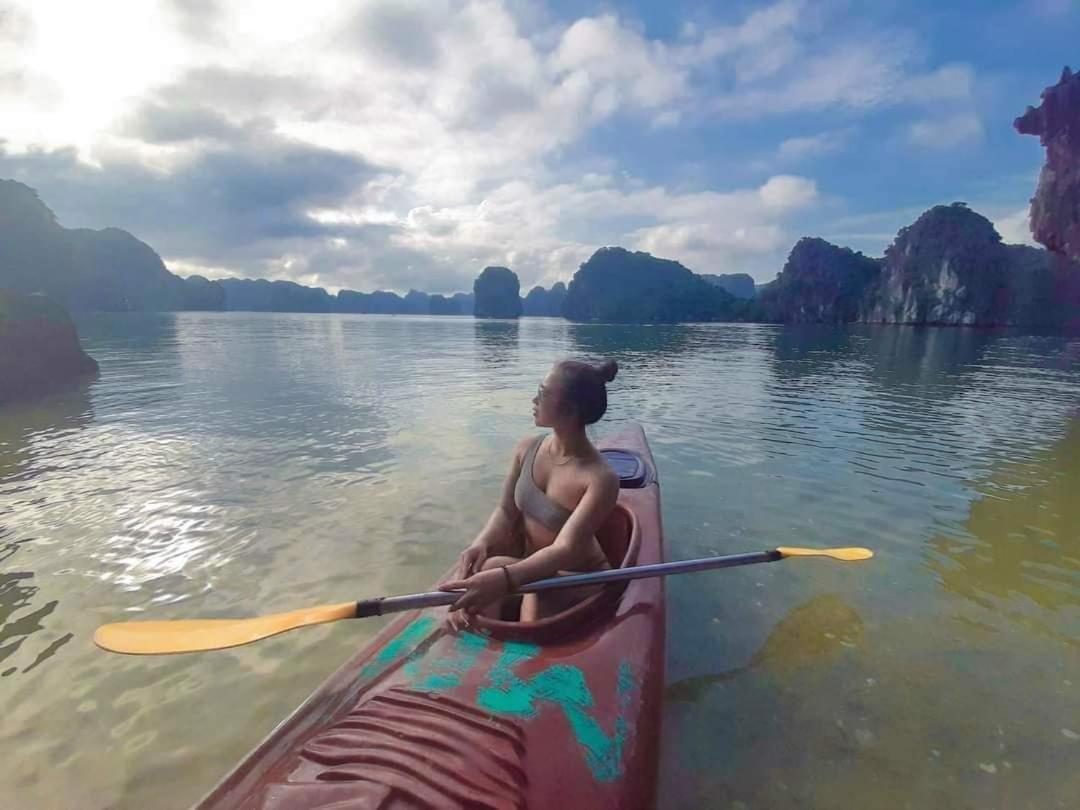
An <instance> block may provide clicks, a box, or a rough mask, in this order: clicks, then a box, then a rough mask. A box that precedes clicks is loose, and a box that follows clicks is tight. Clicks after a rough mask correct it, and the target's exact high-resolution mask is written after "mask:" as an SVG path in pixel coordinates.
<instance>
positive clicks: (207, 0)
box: [166, 0, 221, 41]
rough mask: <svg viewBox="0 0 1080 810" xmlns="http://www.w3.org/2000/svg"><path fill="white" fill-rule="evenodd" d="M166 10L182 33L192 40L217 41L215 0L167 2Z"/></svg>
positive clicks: (217, 8)
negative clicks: (173, 17)
mask: <svg viewBox="0 0 1080 810" xmlns="http://www.w3.org/2000/svg"><path fill="white" fill-rule="evenodd" d="M166 5H167V7H168V9H169V10H170V11H171V12H172V13H173V15H174V16H175V18H176V21H177V24H178V26H179V27H180V30H181V31H183V33H184V34H185V35H186V36H188V37H190V38H191V39H193V40H200V41H204V40H207V39H213V40H219V38H220V34H219V32H218V30H217V23H218V18H219V16H220V13H221V12H220V9H219V7H218V3H217V0H168V2H167V3H166Z"/></svg>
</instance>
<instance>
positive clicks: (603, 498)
mask: <svg viewBox="0 0 1080 810" xmlns="http://www.w3.org/2000/svg"><path fill="white" fill-rule="evenodd" d="M605 473H607V471H605ZM618 497H619V479H618V476H616V475H615V472H614V471H610V473H607V474H604V475H601V476H599V477H598V478H597V479H596V480H594V481H591V482H589V484H588V486H587V488H586V490H585V494H584V495H583V496H582V498H581V501H580V502H579V503H578V505H577V507H576V508H575V509H574V511H573V513H572V514H571V515H570V518H569V519H568V520H567V521H566V524H565V525H564V526H563V527H562V531H560V532H559V534H558V536H557V537H556V538H555V542H554V543H552V544H551V545H550V546H548V547H547V548H544V549H541V550H540V551H537V552H536V553H535V554H533V555H531V556H529V557H526V558H525V559H524V560H520V561H518V562H516V563H513V564H511V565H508V566H506V568H505V569H503V570H499V569H492V570H489V571H482V570H479V566H478V568H477V569H476V570H477V573H474V574H472V575H471V576H468V577H467V578H466V577H462V578H460V579H457V580H454V581H452V582H444V583H443V584H442V585H440V586H439V587H440V590H444V591H456V590H461V589H464V590H465V593H463V594H462V595H461V597H460V598H459V599H458V600H457V601H456V602H455V603H454V604H453V605H451V606H450V610H451V611H456V610H464V611H465V612H466V613H468V614H473V613H476V612H478V611H480V610H482V609H483V608H485V607H486V606H488V605H490V604H491V603H492V602H494V601H495V600H497V599H501V598H502V597H504V596H506V594H507V593H508V592H509V590H510V587H509V586H510V582H508V581H507V574H509V578H510V580H512V582H513V585H514V587H515V588H516V587H520V586H521V585H524V584H525V583H526V582H532V581H534V580H537V579H544V578H545V577H550V576H555V575H556V574H557V573H558V572H559V571H560V570H562V569H564V568H567V567H568V566H572V565H574V564H575V562H576V561H577V560H578V559H580V558H581V556H582V555H581V552H582V551H583V550H584V549H585V548H587V544H588V543H591V542H592V539H593V537H595V536H596V532H597V531H598V530H599V528H600V526H601V525H602V524H603V522H604V521H605V520H607V517H608V515H610V514H611V510H612V509H613V508H614V507H615V501H616V500H617V499H618ZM470 548H472V547H471V546H470ZM468 550H469V549H466V552H467V551H468ZM482 565H483V563H480V566H482Z"/></svg>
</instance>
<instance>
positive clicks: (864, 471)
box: [0, 313, 1080, 810]
mask: <svg viewBox="0 0 1080 810" xmlns="http://www.w3.org/2000/svg"><path fill="white" fill-rule="evenodd" d="M80 327H81V330H82V333H83V336H84V343H85V345H86V347H87V349H88V350H89V351H90V353H91V354H93V355H94V356H95V357H96V358H97V359H98V360H99V361H100V363H101V369H102V373H101V377H100V379H99V380H98V381H97V382H95V383H93V384H91V385H89V386H88V387H86V388H85V389H83V390H80V391H77V392H75V393H72V394H70V395H64V396H59V397H55V398H53V399H50V400H48V401H45V402H43V403H39V404H36V405H34V406H33V407H23V408H8V409H5V410H0V560H2V562H3V565H2V567H0V706H2V707H3V715H2V717H0V750H2V752H3V756H2V757H0V797H2V798H3V801H2V803H0V804H2V806H4V807H15V806H18V807H21V808H125V809H126V808H148V807H153V808H159V807H160V808H182V807H186V806H188V805H189V804H190V803H192V802H193V801H195V800H196V799H198V798H199V797H200V796H201V795H202V794H203V793H204V792H205V791H206V790H208V789H209V788H210V787H211V786H212V785H213V784H214V782H215V781H216V780H217V779H218V778H220V777H221V776H222V775H223V774H224V773H225V772H226V771H227V770H228V768H229V767H230V766H231V765H232V764H233V763H235V761H236V760H237V759H238V758H239V757H241V756H242V755H243V754H244V753H245V752H246V751H247V750H249V749H250V748H251V747H252V746H253V745H254V744H255V743H256V742H257V741H258V740H259V739H260V738H261V737H262V736H263V735H265V734H266V733H267V732H268V731H269V730H270V729H271V728H272V727H273V726H274V725H275V724H276V723H277V722H278V721H279V720H281V719H282V718H283V717H284V716H285V714H286V713H288V712H289V711H290V710H291V709H292V708H293V707H295V706H296V705H297V704H298V703H299V702H300V701H302V700H303V699H304V698H305V697H306V696H307V695H308V693H309V692H310V691H311V690H312V689H313V688H314V687H315V686H316V685H317V684H318V683H319V682H320V681H321V680H322V679H323V678H324V677H325V676H326V675H327V674H328V673H329V672H330V671H331V670H333V669H334V668H335V667H336V666H337V665H338V664H339V663H340V662H341V661H342V660H344V659H345V658H346V657H347V656H348V655H349V654H350V653H351V652H352V651H353V650H355V649H356V648H357V647H358V646H359V645H361V644H363V643H364V642H365V641H366V640H367V639H369V638H370V637H371V636H372V635H374V633H375V632H376V631H377V629H378V627H379V624H378V623H376V622H351V623H342V624H339V625H336V626H330V627H324V628H316V629H311V630H306V631H303V632H298V633H293V634H289V635H286V636H282V637H279V638H275V639H271V640H268V641H266V642H263V643H260V644H256V645H252V646H249V647H245V648H240V649H236V650H229V651H225V652H220V653H215V654H207V655H197V656H179V657H164V658H129V657H120V656H111V655H106V654H104V653H101V652H99V651H98V650H97V649H96V648H95V647H94V646H93V644H92V642H91V634H92V632H93V630H94V628H95V627H96V626H97V625H98V624H101V623H104V622H108V621H116V620H119V619H125V618H129V619H130V618H139V617H149V616H153V617H155V618H181V617H200V616H243V615H249V614H252V613H258V612H270V611H277V610H287V609H292V608H296V607H299V606H303V605H307V604H318V603H323V602H335V601H345V600H348V599H353V598H358V597H364V596H371V595H377V594H385V593H393V592H402V591H412V590H423V589H425V588H426V586H427V585H429V584H430V582H431V581H432V580H433V579H434V578H435V577H436V576H437V575H438V574H440V573H441V572H442V571H443V570H444V569H445V568H446V567H447V566H448V565H449V564H450V563H451V561H452V560H454V558H455V557H456V555H457V553H458V552H459V550H460V549H461V547H462V546H463V545H464V544H465V543H467V542H468V541H469V540H470V539H471V538H472V536H473V535H474V534H475V532H476V531H477V530H478V529H479V527H480V526H481V525H482V523H483V521H484V519H485V517H486V516H487V514H488V513H489V512H490V510H491V508H492V506H493V505H494V502H495V499H496V497H497V492H498V485H499V481H500V480H501V477H502V475H503V474H504V472H505V469H506V467H507V464H508V459H509V454H510V451H511V448H512V447H513V444H514V442H515V441H516V440H517V439H518V438H519V437H521V436H522V435H525V434H527V433H530V432H531V431H532V430H533V428H532V426H531V418H530V402H529V400H530V398H531V397H532V395H533V392H534V391H535V388H536V384H537V381H538V380H539V379H541V378H542V376H543V374H544V373H545V371H546V370H547V368H548V366H549V365H550V363H551V361H552V360H553V359H554V358H556V357H559V356H563V355H574V356H584V357H593V358H595V357H599V356H612V357H615V358H616V359H617V360H618V361H619V363H620V365H621V366H622V372H621V373H620V376H619V378H618V379H617V380H616V382H615V384H614V385H613V386H612V390H611V397H612V403H613V404H612V408H611V410H610V411H609V416H608V417H607V418H606V419H605V420H604V422H602V423H601V425H599V426H598V428H599V430H598V433H602V432H603V429H604V428H611V427H614V426H615V425H616V424H617V423H619V422H621V421H623V420H627V419H636V420H638V421H640V422H642V423H643V424H644V425H645V428H646V431H647V433H648V435H649V438H650V440H651V443H652V447H653V451H654V453H655V455H656V457H657V461H658V464H659V467H660V473H661V481H662V487H663V499H664V521H665V526H666V532H667V538H668V554H669V556H670V557H672V558H679V557H694V556H702V555H706V554H713V553H724V552H734V551H743V550H754V549H759V548H762V547H766V546H770V545H777V544H787V545H803V544H805V545H849V544H859V545H867V546H871V547H873V548H874V549H875V550H876V551H877V552H878V557H877V558H876V560H875V561H874V562H873V563H866V564H862V565H858V566H854V565H850V566H842V565H836V564H829V563H824V562H820V561H801V562H791V563H787V564H784V565H773V566H758V567H753V568H744V569H738V570H732V571H727V572H717V573H712V574H698V575H695V576H691V577H682V578H676V579H673V580H671V581H670V582H669V586H668V587H669V590H668V593H669V620H668V651H667V661H668V674H667V681H668V684H669V687H668V700H667V705H666V709H665V728H664V739H663V757H662V763H661V780H662V784H661V794H660V796H661V799H660V805H661V807H663V808H703V807H706V808H707V807H716V808H741V809H742V810H746V808H776V807H785V808H791V807H795V808H802V807H805V808H852V807H858V808H883V809H886V808H887V809H888V810H892V808H919V809H920V810H922V809H923V808H950V809H952V808H1034V809H1037V810H1042V808H1056V807H1060V808H1066V807H1067V808H1073V807H1076V801H1077V796H1080V410H1078V409H1080V342H1078V341H1073V342H1069V341H1067V340H1065V339H1062V338H1053V337H1032V336H1016V335H1009V334H991V333H983V332H975V331H970V330H915V329H908V328H881V329H878V328H853V329H849V330H836V329H780V328H774V327H763V326H743V325H708V326H676V327H638V326H628V327H616V326H574V325H570V324H566V323H564V322H562V321H555V320H547V319H526V320H523V321H522V322H521V323H520V324H509V323H497V322H483V321H473V320H472V319H452V318H450V319H438V318H425V319H420V318H416V319H409V318H400V317H399V318H391V317H367V316H343V317H337V316H304V315H266V314H236V313H231V314H197V313H185V314H180V315H130V316H100V317H94V318H91V319H89V320H86V321H85V322H83V323H82V324H81V325H80Z"/></svg>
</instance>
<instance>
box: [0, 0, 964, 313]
mask: <svg viewBox="0 0 1080 810" xmlns="http://www.w3.org/2000/svg"><path fill="white" fill-rule="evenodd" d="M16 2H17V3H18V7H19V9H21V10H20V11H19V15H20V17H19V19H20V20H22V21H23V22H20V24H19V25H20V26H21V28H19V30H20V31H23V30H27V31H30V32H31V33H30V34H24V35H22V36H21V40H20V41H27V42H30V43H31V46H28V47H31V49H30V50H28V51H25V52H20V53H21V55H20V56H19V57H18V58H17V59H16V60H15V61H14V62H11V61H10V59H9V62H5V61H4V60H5V58H8V57H6V56H5V54H6V53H7V54H10V51H9V50H6V49H5V48H0V122H2V124H0V138H5V139H6V140H7V145H6V147H5V148H3V149H2V150H0V175H14V176H16V177H18V178H19V179H22V180H23V181H24V182H27V183H29V184H30V185H33V186H35V187H37V188H39V190H40V191H41V193H42V196H43V197H44V199H45V200H46V201H47V202H48V203H49V204H50V205H51V206H53V207H54V208H55V209H56V210H57V213H58V214H59V216H60V218H61V221H62V222H64V223H65V224H67V225H87V226H93V227H100V226H104V225H116V226H119V227H124V228H127V229H129V230H131V231H132V232H134V233H135V234H136V235H137V236H139V237H141V238H144V239H146V240H147V241H148V242H150V243H151V244H152V245H153V246H154V247H155V248H157V249H158V250H159V252H161V253H162V254H163V256H164V257H165V258H166V259H167V260H171V261H174V262H175V263H176V266H177V267H179V268H184V269H191V268H201V269H204V270H205V271H206V272H207V273H210V274H214V275H221V274H223V273H230V272H231V273H236V274H240V275H264V276H267V277H280V278H292V279H294V280H298V281H303V282H305V283H317V284H322V285H326V286H329V287H339V286H345V287H351V288H354V289H370V288H373V287H377V286H381V287H390V288H394V289H399V290H403V289H406V288H407V287H408V286H417V287H421V288H424V289H428V290H430V291H432V292H449V291H453V290H456V289H466V288H468V287H469V286H470V285H471V279H472V277H473V276H474V275H475V273H476V272H477V271H478V270H479V269H481V268H482V267H483V266H484V265H485V264H507V265H509V266H511V267H513V268H514V269H515V270H517V271H518V272H519V275H520V276H521V278H522V281H523V283H524V284H526V285H527V286H531V284H533V283H536V282H544V283H551V282H552V281H554V280H557V279H564V280H565V279H566V278H568V277H569V275H570V274H571V273H572V272H573V271H574V270H575V269H576V268H577V265H578V264H579V263H580V262H581V261H583V260H584V259H586V258H587V257H588V256H589V255H590V254H591V253H592V252H593V250H595V249H596V248H597V247H599V246H601V245H605V244H625V245H626V246H628V247H634V248H640V249H648V250H653V251H655V252H657V253H659V254H660V255H665V256H669V257H671V258H677V259H679V260H681V261H684V262H685V263H686V264H687V265H688V266H690V267H692V268H695V269H698V268H701V269H704V268H716V267H718V266H727V265H731V266H732V267H736V266H737V267H738V268H739V269H747V270H750V271H751V272H757V273H759V275H760V277H767V276H771V275H772V274H773V273H774V272H775V270H776V269H777V267H778V266H779V262H778V257H779V259H780V260H782V253H783V252H786V250H787V248H789V247H790V242H791V241H793V237H794V236H795V235H797V234H794V233H792V231H791V228H792V227H793V226H792V222H793V221H795V220H797V219H798V218H799V217H800V216H802V215H803V214H805V212H807V211H808V210H809V208H810V207H811V206H812V205H814V204H815V203H817V202H820V197H819V194H818V190H817V185H816V183H815V182H814V180H813V179H812V178H810V177H803V176H796V175H794V174H788V173H778V172H777V171H776V167H777V166H781V167H783V168H785V169H786V170H787V171H791V169H792V166H793V164H795V163H796V162H798V161H800V160H806V159H809V158H811V157H816V156H820V155H823V154H827V153H829V152H831V151H835V150H838V149H840V148H842V147H843V145H844V143H845V139H846V138H847V133H848V132H849V130H848V129H832V130H827V131H823V132H817V133H814V132H813V131H812V130H811V132H810V133H809V134H806V135H802V136H799V137H793V138H790V139H788V140H787V141H785V142H784V143H783V144H781V145H780V147H779V149H778V151H777V157H776V158H775V159H773V160H772V161H771V163H772V164H773V165H772V167H768V166H763V167H760V168H759V174H758V176H756V177H755V181H754V182H753V183H750V182H748V181H731V182H727V183H723V182H721V183H710V182H708V181H706V180H704V179H701V177H697V176H695V177H694V178H692V180H691V181H690V182H689V184H688V185H686V186H678V187H675V186H673V185H672V184H670V183H667V182H665V181H664V180H663V179H656V178H654V177H652V176H651V175H650V172H649V168H650V166H648V165H647V166H646V167H645V168H644V169H643V170H641V171H633V170H632V169H635V168H636V167H634V166H629V165H626V164H625V158H624V157H622V156H621V155H620V153H619V152H618V150H609V149H607V148H606V147H607V143H606V142H604V141H602V140H600V139H599V138H598V139H597V140H595V141H594V140H593V136H594V133H599V134H600V137H604V136H605V135H606V134H607V133H611V132H616V133H623V132H625V133H634V134H635V135H634V137H640V138H641V139H642V140H645V139H651V142H652V143H653V144H662V146H660V147H655V148H664V149H671V148H673V147H672V146H671V144H675V143H677V139H678V138H679V137H680V136H681V135H682V134H683V132H684V130H687V131H692V130H693V128H694V127H696V126H699V125H702V124H703V123H704V124H705V125H710V126H713V125H715V124H716V122H717V121H727V120H732V119H740V118H747V117H762V116H767V115H775V114H783V113H801V112H806V111H811V112H812V111H827V112H829V113H832V112H835V111H839V112H841V113H849V112H851V111H867V110H873V109H878V108H883V107H888V106H895V105H898V104H907V105H916V106H917V105H928V104H933V103H935V102H937V101H940V100H942V99H955V100H963V99H965V98H966V96H967V95H968V94H970V93H971V92H972V86H973V83H974V81H975V76H974V73H973V72H972V71H971V69H970V68H968V67H967V66H965V65H959V64H954V65H944V66H937V65H932V64H928V63H927V61H926V60H925V58H924V57H923V56H922V55H921V54H920V53H919V49H918V47H917V43H916V42H915V41H914V38H913V37H912V36H911V35H910V34H909V33H907V32H904V31H894V30H892V29H887V28H882V27H872V26H865V25H864V26H863V27H862V28H859V27H856V26H852V25H849V24H848V22H847V20H846V19H845V20H844V21H839V22H838V19H837V17H836V16H833V15H834V14H835V13H839V12H834V11H830V10H828V8H831V7H828V8H826V7H822V6H821V5H820V4H810V3H804V2H797V1H795V0H780V2H775V3H772V4H771V5H768V6H765V7H762V8H759V9H756V10H754V11H752V12H751V13H748V14H745V15H743V16H741V17H738V18H733V19H732V21H731V24H725V25H687V26H685V28H684V30H683V32H682V33H681V34H680V35H678V36H675V37H669V38H658V37H656V36H654V35H652V34H651V33H650V29H648V28H646V27H645V26H643V25H642V24H640V23H639V22H638V21H636V20H635V19H633V18H632V17H631V16H629V15H628V14H627V13H625V12H623V11H618V12H615V11H608V12H604V13H596V14H591V15H588V16H582V17H580V18H573V17H570V18H565V19H561V18H558V17H556V16H554V12H551V11H548V10H546V9H545V7H543V6H541V5H538V4H522V3H518V2H516V1H515V0H507V1H506V2H502V1H500V0H430V2H427V1H426V0H398V1H396V2H391V1H390V0H363V1H362V2H361V1H360V0H355V1H351V2H338V0H305V2H304V3H301V4H284V3H281V4H263V3H255V2H253V0H249V1H247V2H240V0H237V2H230V3H221V2H217V1H216V0H156V2H152V1H151V0H147V2H146V3H145V4H137V11H133V12H132V15H131V17H130V19H129V20H128V23H129V24H128V25H126V26H125V27H123V28H121V27H117V26H115V25H114V24H113V23H112V22H111V21H110V20H109V19H108V18H107V16H103V15H101V14H100V12H99V11H98V10H96V9H95V8H94V7H93V6H92V4H91V5H85V4H84V5H83V6H79V5H78V4H75V5H73V6H70V8H69V7H68V6H69V5H70V4H58V5H55V6H54V5H51V4H48V3H44V2H37V1H36V0H16ZM61 6H63V8H61ZM12 19H14V18H12ZM4 20H7V18H0V37H2V36H4V34H3V33H2V32H3V31H8V30H15V28H14V27H12V26H11V25H8V24H7V23H6V22H4ZM840 22H842V24H840ZM5 25H7V27H6V28H5V27H4V26H5ZM28 26H29V28H28ZM131 30H137V31H138V32H139V36H138V37H132V36H131V35H130V31H131ZM39 34H40V36H38V35H39ZM5 44H6V43H5ZM133 64H136V65H139V70H132V69H131V65H133ZM5 70H7V71H8V74H5V73H4V71H5ZM14 70H18V71H19V75H18V76H17V77H15V76H14V74H13V73H12V71H14ZM35 71H36V72H35ZM9 74H10V75H9ZM5 75H8V78H6V79H5V78H3V77H4V76H5ZM50 83H51V85H50ZM5 86H6V87H8V88H9V90H8V92H7V93H6V94H5V89H4V88H5ZM49 86H52V87H54V88H56V89H55V92H53V93H52V94H51V95H50V94H49V93H48V92H45V89H46V88H48V87H49ZM12 88H17V89H12ZM613 140H614V141H618V138H614V139H613ZM600 144H602V146H601V145H600ZM617 145H618V144H617ZM650 148H653V147H650ZM777 161H779V162H777ZM799 170H800V172H804V173H805V169H804V166H802V165H800V166H799ZM769 175H773V176H771V177H769V179H767V180H764V181H763V182H762V181H760V177H768V176H769ZM702 176H705V175H704V173H702ZM645 178H649V179H645Z"/></svg>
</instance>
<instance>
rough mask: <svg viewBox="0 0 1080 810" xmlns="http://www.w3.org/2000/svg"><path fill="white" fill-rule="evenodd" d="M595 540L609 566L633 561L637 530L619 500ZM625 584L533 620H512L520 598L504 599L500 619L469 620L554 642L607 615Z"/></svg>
mask: <svg viewBox="0 0 1080 810" xmlns="http://www.w3.org/2000/svg"><path fill="white" fill-rule="evenodd" d="M596 539H597V541H598V542H599V543H600V548H602V549H603V551H604V554H605V555H607V558H608V562H610V563H611V567H612V568H626V567H628V566H632V565H635V564H636V563H637V557H638V550H639V549H640V547H641V529H640V526H639V524H638V521H637V519H636V518H635V517H634V513H633V512H631V511H630V510H629V509H627V508H626V507H625V506H623V505H622V504H621V503H619V504H616V505H615V508H614V509H613V510H612V512H611V515H609V516H608V519H607V520H606V521H604V524H603V525H602V526H601V527H600V530H599V531H598V532H597V533H596ZM626 585H627V583H625V582H613V583H611V584H610V585H606V586H604V587H603V589H601V590H600V591H598V592H597V593H594V594H593V595H591V596H588V597H586V598H585V599H583V600H581V601H580V602H578V603H577V604H575V605H572V606H571V607H569V608H567V609H566V610H564V611H562V612H560V613H556V614H555V615H554V616H548V617H547V618H544V619H540V620H539V621H535V622H520V621H517V620H516V617H517V615H518V611H519V610H520V602H521V600H520V599H507V600H506V607H505V609H504V612H503V617H502V618H500V619H490V618H486V617H482V616H479V617H477V618H476V619H474V620H473V621H474V624H475V625H476V626H477V628H478V629H479V630H480V631H481V632H485V633H487V634H488V635H491V636H493V637H495V638H505V639H515V640H527V641H534V642H536V643H544V642H548V641H554V640H556V639H560V638H564V637H566V636H568V635H571V634H573V633H576V632H580V631H581V630H583V629H585V628H588V627H590V626H592V625H593V624H594V623H595V622H597V621H600V620H602V619H604V618H605V617H608V616H610V615H611V613H612V612H613V611H614V609H615V607H616V606H617V605H618V603H619V599H620V598H621V597H622V595H623V592H624V591H625V590H626Z"/></svg>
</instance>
